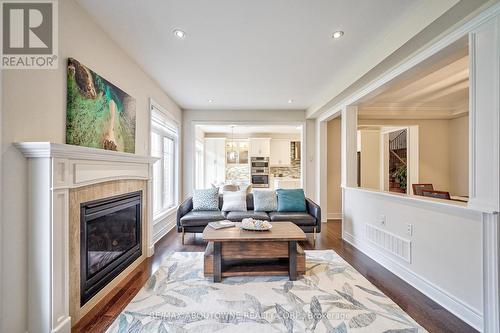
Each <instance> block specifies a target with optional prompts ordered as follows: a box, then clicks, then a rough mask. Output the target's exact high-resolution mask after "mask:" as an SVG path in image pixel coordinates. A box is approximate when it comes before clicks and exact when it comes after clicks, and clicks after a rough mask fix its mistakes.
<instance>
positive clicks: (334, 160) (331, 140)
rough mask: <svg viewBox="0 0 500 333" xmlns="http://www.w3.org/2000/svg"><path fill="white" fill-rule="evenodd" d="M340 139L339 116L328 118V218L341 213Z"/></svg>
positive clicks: (338, 216)
mask: <svg viewBox="0 0 500 333" xmlns="http://www.w3.org/2000/svg"><path fill="white" fill-rule="evenodd" d="M340 140H341V135H340V117H337V118H335V119H333V120H330V121H329V122H328V127H327V149H328V153H327V160H328V162H327V163H328V166H327V170H328V171H327V182H328V190H327V213H328V215H327V217H329V218H340V217H341V214H342V189H341V188H340V166H341V160H340V158H341V157H340V148H341V147H340Z"/></svg>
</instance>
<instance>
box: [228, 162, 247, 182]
mask: <svg viewBox="0 0 500 333" xmlns="http://www.w3.org/2000/svg"><path fill="white" fill-rule="evenodd" d="M226 182H227V183H234V184H248V183H249V182H250V166H249V164H226Z"/></svg>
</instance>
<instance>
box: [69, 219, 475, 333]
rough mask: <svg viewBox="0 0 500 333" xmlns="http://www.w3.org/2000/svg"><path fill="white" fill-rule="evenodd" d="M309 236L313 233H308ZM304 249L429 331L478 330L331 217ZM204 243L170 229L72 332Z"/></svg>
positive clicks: (101, 323)
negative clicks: (335, 263)
mask: <svg viewBox="0 0 500 333" xmlns="http://www.w3.org/2000/svg"><path fill="white" fill-rule="evenodd" d="M308 237H309V238H312V236H310V235H309V236H308ZM301 245H302V247H303V248H304V249H309V250H310V249H318V250H321V249H332V250H334V251H336V252H337V253H338V254H339V255H340V256H341V257H342V258H344V259H345V260H346V261H347V262H348V263H349V264H351V265H352V266H353V267H354V268H355V269H356V270H357V271H358V272H360V273H361V274H362V275H363V276H365V277H366V278H367V279H368V280H369V281H370V282H371V283H372V284H374V285H375V286H376V287H377V288H379V289H380V290H381V291H382V292H384V293H385V294H386V295H387V296H388V297H390V298H391V299H392V300H393V301H394V302H396V303H397V304H398V305H399V306H400V307H401V308H402V309H403V310H404V311H405V312H407V313H408V314H409V315H410V316H411V317H413V319H415V320H416V321H417V322H418V323H419V324H420V325H422V326H423V327H424V328H425V329H427V330H428V331H429V332H439V333H446V332H450V333H462V332H464V333H465V332H477V331H476V330H475V329H474V328H472V327H471V326H469V325H468V324H466V323H464V322H463V321H461V320H460V319H458V318H457V317H455V316H454V315H453V314H451V313H450V312H448V311H447V310H446V309H444V308H443V307H442V306H440V305H439V304H437V303H436V302H434V301H432V300H431V299H429V298H428V297H426V296H425V295H423V294H422V293H421V292H419V291H418V290H416V289H415V288H413V287H412V286H410V285H409V284H407V283H406V282H404V281H403V280H401V279H400V278H398V277H397V276H396V275H394V274H392V273H391V272H389V271H388V270H387V269H385V268H383V267H382V266H381V265H379V264H377V263H376V262H375V261H373V260H372V259H370V258H369V257H367V256H366V255H364V254H363V253H361V252H360V251H358V250H357V249H356V248H354V247H353V246H351V245H350V244H348V243H346V242H344V241H343V240H342V239H341V223H340V221H339V220H331V221H329V222H328V223H326V224H323V226H322V232H321V234H320V235H318V239H317V242H316V246H315V247H314V248H313V247H312V240H311V239H310V242H303V243H301ZM205 246H206V244H205V242H203V240H202V238H201V235H200V234H197V235H192V234H188V235H187V236H186V244H185V245H182V244H181V239H180V235H179V234H177V232H176V231H175V230H172V231H170V232H169V233H168V234H167V235H165V237H163V238H162V239H161V240H160V241H159V242H158V243H157V244H156V246H155V254H154V256H153V257H151V258H148V260H146V261H145V262H144V263H142V264H141V265H140V266H139V267H138V268H137V269H136V270H134V271H133V272H132V273H131V274H130V276H129V278H127V279H126V280H127V283H126V284H124V285H122V286H119V287H118V288H117V292H116V295H115V296H113V297H111V298H110V299H109V300H105V301H104V302H103V303H105V304H100V306H99V309H98V310H95V311H93V312H91V313H89V314H88V315H87V316H85V317H84V318H83V319H82V320H81V322H80V323H79V324H78V325H77V326H76V327H74V328H73V330H72V332H78V333H79V332H82V333H83V332H96V333H97V332H104V331H106V329H107V328H108V327H109V326H110V325H111V323H112V322H113V321H114V320H115V318H116V317H117V316H118V315H119V314H120V312H121V311H122V310H123V309H124V308H125V306H126V305H127V304H128V303H129V302H130V301H131V300H132V298H133V297H134V296H135V295H136V294H137V292H138V291H139V290H140V289H141V287H142V286H143V285H144V284H145V282H146V281H147V279H148V278H149V276H151V274H152V272H154V271H156V270H157V269H158V267H159V266H160V264H161V262H162V261H163V259H164V258H165V257H166V256H167V255H168V254H169V253H172V252H177V251H204V249H205Z"/></svg>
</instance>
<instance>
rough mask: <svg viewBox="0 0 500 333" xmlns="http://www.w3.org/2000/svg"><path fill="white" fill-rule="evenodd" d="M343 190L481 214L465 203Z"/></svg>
mask: <svg viewBox="0 0 500 333" xmlns="http://www.w3.org/2000/svg"><path fill="white" fill-rule="evenodd" d="M343 188H344V190H348V191H357V192H364V193H370V194H373V195H376V196H381V197H386V198H391V199H394V200H400V201H402V202H406V203H409V204H415V205H419V206H422V207H428V208H441V209H448V210H452V211H455V212H456V211H457V210H460V211H461V212H463V213H465V212H468V213H471V214H477V213H481V212H482V211H481V210H478V209H475V208H473V207H469V205H468V204H467V203H466V202H460V201H453V200H444V199H437V198H429V197H422V196H418V195H410V194H404V193H395V192H387V191H378V190H374V189H368V188H363V187H349V186H347V187H346V186H343Z"/></svg>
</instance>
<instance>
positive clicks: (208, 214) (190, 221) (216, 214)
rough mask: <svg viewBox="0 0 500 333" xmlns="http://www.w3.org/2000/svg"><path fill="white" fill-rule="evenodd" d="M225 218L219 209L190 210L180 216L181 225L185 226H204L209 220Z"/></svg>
mask: <svg viewBox="0 0 500 333" xmlns="http://www.w3.org/2000/svg"><path fill="white" fill-rule="evenodd" d="M225 219H226V218H225V217H224V215H223V214H222V212H220V211H215V210H205V211H203V210H201V211H195V210H192V211H190V212H189V213H187V214H186V215H184V216H183V217H181V225H182V226H185V227H197V226H205V225H207V224H208V223H209V222H215V221H221V220H225Z"/></svg>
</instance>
